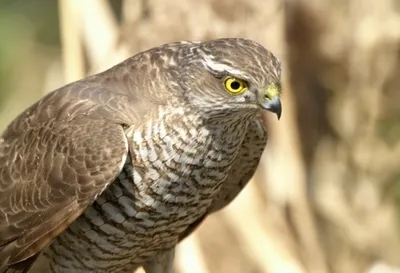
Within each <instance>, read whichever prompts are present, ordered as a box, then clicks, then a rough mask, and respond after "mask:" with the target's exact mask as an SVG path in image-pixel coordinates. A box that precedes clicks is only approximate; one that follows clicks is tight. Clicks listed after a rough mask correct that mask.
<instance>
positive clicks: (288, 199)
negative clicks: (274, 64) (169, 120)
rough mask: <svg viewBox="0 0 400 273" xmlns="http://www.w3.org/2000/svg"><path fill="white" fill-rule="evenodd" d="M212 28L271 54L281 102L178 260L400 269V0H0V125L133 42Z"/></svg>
mask: <svg viewBox="0 0 400 273" xmlns="http://www.w3.org/2000/svg"><path fill="white" fill-rule="evenodd" d="M221 37H245V38H250V39H253V40H255V41H257V42H259V43H261V44H263V45H264V46H265V47H267V48H268V49H270V50H271V51H272V52H274V53H275V55H276V56H278V57H279V58H280V59H281V61H282V64H283V74H284V79H283V82H284V83H283V88H284V94H283V107H284V111H283V116H282V118H281V120H280V121H279V122H278V121H276V120H275V119H274V118H273V117H272V115H267V116H266V123H267V126H268V128H269V135H270V141H269V145H268V149H267V150H266V152H265V154H264V156H263V159H262V162H261V164H260V167H259V169H258V171H257V174H256V175H255V177H254V178H253V181H252V182H251V183H250V185H249V186H248V187H246V189H245V190H244V191H243V192H242V193H241V194H240V196H239V197H238V198H237V199H236V200H235V201H234V202H233V203H232V204H231V205H230V206H228V207H227V208H226V209H224V210H223V211H221V212H218V213H216V214H214V215H212V216H211V217H209V218H208V220H207V221H206V222H205V223H204V224H203V225H202V226H201V227H200V228H199V229H198V230H197V231H196V232H195V234H193V235H192V236H190V237H189V238H187V239H186V240H185V241H184V242H183V243H182V244H181V245H180V246H179V248H178V252H177V260H176V271H177V272H179V273H189V272H190V273H215V272H230V273H239V272H242V273H263V272H269V273H286V272H288V273H306V272H311V273H347V272H349V273H353V272H354V273H358V272H360V273H361V272H362V273H364V272H365V273H389V272H390V273H394V272H397V273H398V272H400V228H399V219H400V203H399V202H400V2H399V0H380V1H376V0H285V1H284V0H270V1H261V0H204V1H194V0H193V1H188V0H187V1H184V0H169V1H165V0H110V1H107V0H83V1H79V0H60V1H55V0H35V1H27V0H0V130H3V129H4V128H5V126H6V125H7V124H8V123H9V122H10V121H11V120H12V119H13V118H14V117H15V116H16V115H17V114H19V113H20V112H21V111H22V110H24V109H25V108H26V107H27V106H29V105H30V104H31V103H33V102H34V101H36V100H37V99H39V98H40V97H41V96H43V95H44V94H45V93H46V92H49V91H52V90H54V89H55V88H58V87H60V86H62V85H64V84H66V83H69V82H71V81H74V80H77V79H80V78H82V77H85V76H86V75H89V74H93V73H96V72H99V71H102V70H104V69H106V68H108V67H110V66H112V65H113V64H116V63H117V62H119V61H122V60H124V59H125V58H127V57H129V56H131V55H133V54H134V53H136V52H138V51H141V50H145V49H148V48H150V47H153V46H157V45H160V44H163V43H167V42H172V41H177V40H204V39H212V38H221ZM270 116H271V117H270Z"/></svg>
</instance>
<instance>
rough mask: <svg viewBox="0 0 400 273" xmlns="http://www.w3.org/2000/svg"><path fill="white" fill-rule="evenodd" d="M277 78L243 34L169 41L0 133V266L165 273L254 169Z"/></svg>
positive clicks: (264, 53) (276, 65)
mask: <svg viewBox="0 0 400 273" xmlns="http://www.w3.org/2000/svg"><path fill="white" fill-rule="evenodd" d="M280 74H281V68H280V62H279V60H278V59H277V58H276V57H275V56H274V55H273V54H272V53H271V52H270V51H268V50H267V49H265V48H264V47H263V46H261V45H260V44H258V43H256V42H254V41H251V40H248V39H242V38H224V39H217V40H208V41H202V42H188V41H185V42H175V43H170V44H165V45H161V46H159V47H155V48H152V49H149V50H147V51H144V52H141V53H139V54H137V55H135V56H133V57H131V58H129V59H127V60H125V61H123V62H121V63H119V64H117V65H116V66H114V67H112V68H110V69H108V70H106V71H103V72H101V73H98V74H96V75H92V76H88V77H87V78H85V79H82V80H79V81H76V82H73V83H71V84H68V85H66V86H64V87H61V88H59V89H57V90H54V91H53V92H51V93H49V94H47V95H46V96H44V97H43V98H42V99H40V100H39V101H37V102H36V103H34V104H33V105H31V106H30V107H29V108H27V109H26V110H25V111H24V112H22V113H21V114H20V115H19V116H18V117H16V118H15V119H14V120H13V121H12V122H11V123H10V124H9V126H8V127H7V128H6V129H5V131H4V132H3V133H2V135H1V136H0V272H2V271H1V270H3V272H28V269H29V267H30V266H31V265H32V264H34V265H33V268H34V267H35V264H36V263H38V262H39V261H41V262H44V263H45V264H47V267H46V268H47V269H46V270H48V272H52V273H89V272H96V273H106V272H107V273H114V272H116V273H117V272H118V273H119V272H133V270H135V269H136V268H138V267H140V266H143V267H144V269H145V271H146V272H147V273H171V272H173V260H174V248H175V246H176V245H177V243H178V242H179V241H180V240H182V239H183V238H184V237H185V236H187V235H189V234H190V233H191V232H192V231H193V230H194V229H195V228H196V226H198V225H199V224H200V223H201V221H202V220H203V219H204V218H206V216H207V215H208V214H210V213H212V212H214V211H217V210H219V209H221V208H222V207H224V206H226V205H227V204H228V203H229V202H231V201H232V200H233V199H234V198H235V196H236V195H237V194H238V193H239V192H240V191H241V189H242V188H243V187H244V186H245V184H246V183H247V182H248V181H249V179H250V178H251V176H252V175H253V174H254V172H255V169H256V167H257V165H258V163H259V160H260V157H261V154H262V152H263V150H264V147H265V145H266V141H267V134H266V130H265V128H264V126H263V124H262V119H261V115H262V113H263V111H264V110H266V111H270V112H273V113H275V114H276V115H277V116H278V118H279V117H280V115H281V110H282V108H281V103H280V91H281V87H280V86H281V85H280ZM33 268H32V269H33Z"/></svg>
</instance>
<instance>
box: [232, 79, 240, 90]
mask: <svg viewBox="0 0 400 273" xmlns="http://www.w3.org/2000/svg"><path fill="white" fill-rule="evenodd" d="M231 88H232V89H233V90H238V89H239V88H240V82H238V81H233V82H231Z"/></svg>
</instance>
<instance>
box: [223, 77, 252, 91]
mask: <svg viewBox="0 0 400 273" xmlns="http://www.w3.org/2000/svg"><path fill="white" fill-rule="evenodd" d="M225 89H226V90H227V91H228V92H229V93H231V94H235V95H237V94H240V93H242V92H244V91H246V89H247V83H246V82H245V81H244V80H240V79H236V78H233V77H228V78H226V79H225Z"/></svg>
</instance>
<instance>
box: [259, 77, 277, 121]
mask: <svg viewBox="0 0 400 273" xmlns="http://www.w3.org/2000/svg"><path fill="white" fill-rule="evenodd" d="M279 93H280V90H279V88H278V86H277V85H276V84H274V83H272V84H270V85H269V86H268V87H267V89H265V91H264V92H263V93H261V94H260V101H259V104H260V106H261V108H263V109H264V110H267V111H270V112H272V113H275V114H276V116H277V117H278V120H279V119H280V118H281V114H282V104H281V99H280V98H279Z"/></svg>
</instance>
